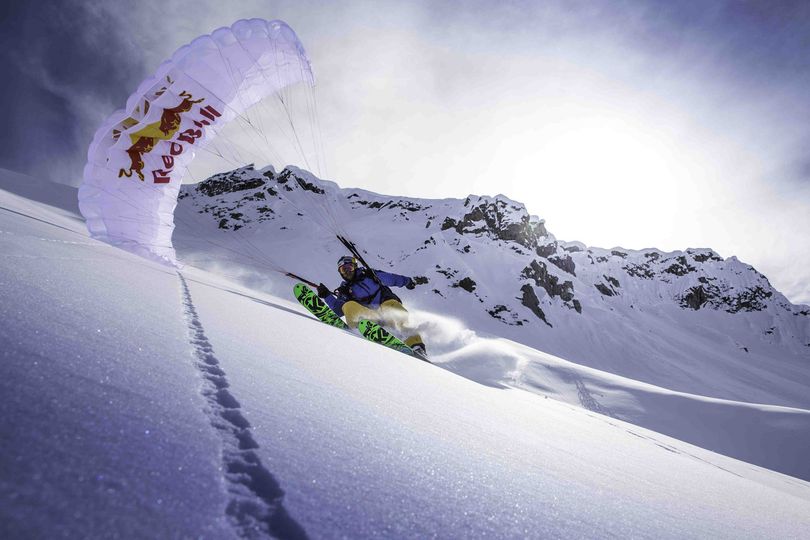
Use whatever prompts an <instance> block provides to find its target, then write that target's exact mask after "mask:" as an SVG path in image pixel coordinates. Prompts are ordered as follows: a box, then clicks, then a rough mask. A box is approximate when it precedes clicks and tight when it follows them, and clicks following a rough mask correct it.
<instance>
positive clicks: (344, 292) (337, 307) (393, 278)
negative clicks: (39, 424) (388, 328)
mask: <svg viewBox="0 0 810 540" xmlns="http://www.w3.org/2000/svg"><path fill="white" fill-rule="evenodd" d="M374 273H375V274H377V277H378V278H380V281H381V282H382V284H383V285H384V287H380V285H379V284H378V283H377V282H376V281H374V278H373V277H371V273H370V272H369V271H368V270H366V269H365V268H358V269H357V271H356V272H355V274H354V279H352V280H351V281H344V282H343V283H341V284H340V287H338V288H337V291H336V292H337V294H330V295H329V296H327V297H326V298H324V300H325V301H326V304H327V305H328V306H329V307H330V308H332V311H334V312H335V313H337V314H338V315H339V316H343V304H345V303H346V302H348V301H349V300H354V301H355V302H357V303H359V304H362V305H364V306H366V307H369V308H371V309H377V308H378V307H380V304H381V303H383V302H384V301H385V300H388V299H391V298H393V299H395V300H399V298H397V295H395V294H394V293H393V292H391V290H390V289H389V288H388V287H404V286H405V285H407V284H408V282H409V281H410V280H411V278H409V277H406V276H400V275H399V274H389V273H388V272H383V271H382V270H374Z"/></svg>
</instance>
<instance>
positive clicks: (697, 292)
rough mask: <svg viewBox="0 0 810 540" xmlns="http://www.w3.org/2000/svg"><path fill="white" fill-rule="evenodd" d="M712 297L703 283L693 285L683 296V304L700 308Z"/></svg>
mask: <svg viewBox="0 0 810 540" xmlns="http://www.w3.org/2000/svg"><path fill="white" fill-rule="evenodd" d="M710 298H711V297H710V296H709V295H708V294H706V291H705V290H704V289H703V285H698V286H697V287H692V288H691V289H689V290H688V291H687V292H686V294H684V295H683V296H682V297H681V306H682V307H688V308H692V309H694V310H698V309H700V308H701V307H703V305H704V304H706V302H708V301H709V299H710Z"/></svg>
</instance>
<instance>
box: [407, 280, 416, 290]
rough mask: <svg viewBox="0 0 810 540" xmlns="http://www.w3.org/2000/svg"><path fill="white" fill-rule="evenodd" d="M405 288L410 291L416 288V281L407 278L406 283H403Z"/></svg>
mask: <svg viewBox="0 0 810 540" xmlns="http://www.w3.org/2000/svg"><path fill="white" fill-rule="evenodd" d="M405 288H406V289H408V290H409V291H412V290H414V289H415V288H416V282H415V281H414V280H413V279H412V278H408V283H406V284H405Z"/></svg>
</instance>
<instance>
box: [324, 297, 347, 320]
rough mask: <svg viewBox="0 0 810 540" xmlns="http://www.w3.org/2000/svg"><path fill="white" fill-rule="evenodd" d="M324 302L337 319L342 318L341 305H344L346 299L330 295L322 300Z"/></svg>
mask: <svg viewBox="0 0 810 540" xmlns="http://www.w3.org/2000/svg"><path fill="white" fill-rule="evenodd" d="M323 301H324V302H326V305H327V306H329V308H330V309H331V310H332V311H334V312H335V314H337V316H338V317H343V304H345V303H346V299H345V298H343V297H342V296H335V295H334V294H330V295H329V296H327V297H326V298H324V299H323Z"/></svg>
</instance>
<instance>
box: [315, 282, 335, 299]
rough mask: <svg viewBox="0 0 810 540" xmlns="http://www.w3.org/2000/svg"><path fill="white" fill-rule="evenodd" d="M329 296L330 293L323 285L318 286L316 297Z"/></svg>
mask: <svg viewBox="0 0 810 540" xmlns="http://www.w3.org/2000/svg"><path fill="white" fill-rule="evenodd" d="M330 294H332V291H330V290H329V288H328V287H327V286H326V285H324V284H323V283H321V284H319V285H318V296H320V297H321V298H326V297H327V296H329V295H330Z"/></svg>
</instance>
